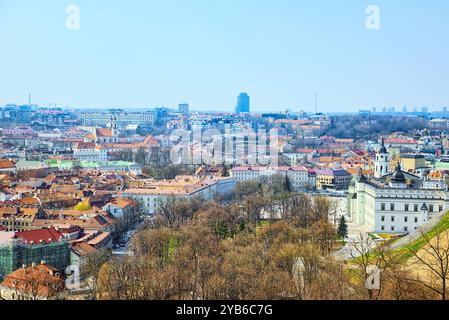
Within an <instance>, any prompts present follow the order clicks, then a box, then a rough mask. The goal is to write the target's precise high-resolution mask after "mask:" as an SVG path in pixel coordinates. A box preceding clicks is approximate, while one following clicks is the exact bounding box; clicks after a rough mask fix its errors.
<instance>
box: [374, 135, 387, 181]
mask: <svg viewBox="0 0 449 320" xmlns="http://www.w3.org/2000/svg"><path fill="white" fill-rule="evenodd" d="M389 169H390V155H389V154H388V152H387V148H385V143H384V139H383V138H382V145H381V147H380V149H379V152H378V153H377V154H376V159H375V161H374V177H376V178H381V177H383V176H384V175H386V174H388V173H389Z"/></svg>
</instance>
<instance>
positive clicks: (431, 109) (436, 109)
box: [0, 95, 449, 114]
mask: <svg viewBox="0 0 449 320" xmlns="http://www.w3.org/2000/svg"><path fill="white" fill-rule="evenodd" d="M250 96H251V95H250ZM182 103H187V102H181V103H180V104H182ZM187 104H189V103H187ZM7 105H15V106H28V105H29V104H28V103H12V102H10V103H6V104H5V105H3V106H1V105H0V108H2V107H6V106H7ZM31 106H37V107H39V108H49V109H51V108H63V109H67V110H92V111H93V110H99V111H107V110H110V109H121V110H125V111H126V109H127V110H131V111H144V110H147V111H151V110H154V109H157V108H167V109H172V110H177V108H178V105H176V106H168V105H160V106H152V107H141V106H135V107H133V106H129V105H128V106H107V107H106V106H105V107H98V106H90V107H82V106H65V105H56V106H54V105H53V106H52V105H45V104H39V103H36V102H34V101H32V104H31ZM392 107H393V106H391V105H390V106H386V107H385V108H387V111H386V112H383V110H382V109H383V108H384V107H373V108H376V112H375V113H377V114H384V113H386V114H391V113H396V114H403V113H404V112H403V111H402V108H403V107H395V108H396V109H395V111H394V112H391V111H389V110H388V108H392ZM423 107H424V108H428V112H429V113H439V112H443V111H444V110H443V108H445V107H447V106H439V107H438V106H437V107H428V106H416V108H417V109H418V110H417V111H414V108H415V106H411V107H408V106H407V113H422V110H421V108H423ZM189 108H190V112H203V113H229V114H232V113H235V110H234V109H233V108H232V109H230V110H218V109H210V108H209V109H208V110H201V109H196V108H193V107H192V106H191V105H190V104H189ZM373 108H358V109H355V110H353V111H320V110H319V109H318V110H317V113H323V114H352V113H359V112H360V111H370V112H372V111H373ZM447 108H448V110H449V107H447ZM269 109H270V110H271V111H267V110H266V109H262V110H261V109H257V108H256V109H253V107H252V106H251V110H250V113H254V114H267V113H284V112H286V111H287V110H289V111H290V112H292V113H299V112H305V113H307V114H315V111H314V110H312V111H310V110H306V109H298V110H297V109H293V108H284V109H282V108H279V109H274V108H269ZM311 109H313V108H311Z"/></svg>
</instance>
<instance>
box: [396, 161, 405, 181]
mask: <svg viewBox="0 0 449 320" xmlns="http://www.w3.org/2000/svg"><path fill="white" fill-rule="evenodd" d="M393 181H394V182H405V175H404V172H403V171H402V168H401V165H400V164H398V166H397V167H396V171H395V172H394V174H393Z"/></svg>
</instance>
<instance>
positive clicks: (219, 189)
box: [121, 176, 235, 215]
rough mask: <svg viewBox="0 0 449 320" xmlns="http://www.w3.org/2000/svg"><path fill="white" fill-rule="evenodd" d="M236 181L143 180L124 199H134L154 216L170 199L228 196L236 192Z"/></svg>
mask: <svg viewBox="0 0 449 320" xmlns="http://www.w3.org/2000/svg"><path fill="white" fill-rule="evenodd" d="M234 188H235V179H233V178H223V179H221V178H220V179H200V178H197V177H193V176H181V177H177V178H176V179H173V180H164V181H155V180H141V181H139V182H138V185H137V186H135V187H133V188H130V189H127V190H125V191H123V193H122V194H121V196H122V197H123V198H128V199H133V200H135V201H137V202H139V203H140V204H142V205H143V208H144V210H145V212H146V214H147V215H154V214H155V213H156V212H157V210H158V207H159V205H160V204H161V203H163V201H165V200H167V199H168V198H170V197H175V198H186V199H189V198H194V197H200V198H202V199H204V200H206V201H207V200H212V199H213V198H214V197H215V195H218V194H222V195H223V194H227V193H230V192H232V191H233V190H234Z"/></svg>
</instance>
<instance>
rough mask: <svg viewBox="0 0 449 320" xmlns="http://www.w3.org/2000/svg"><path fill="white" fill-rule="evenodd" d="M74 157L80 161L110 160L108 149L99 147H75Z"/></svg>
mask: <svg viewBox="0 0 449 320" xmlns="http://www.w3.org/2000/svg"><path fill="white" fill-rule="evenodd" d="M73 157H74V158H75V159H76V160H79V161H94V162H106V161H108V152H107V150H106V149H104V148H98V147H92V148H80V149H78V148H77V147H75V148H74V149H73Z"/></svg>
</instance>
